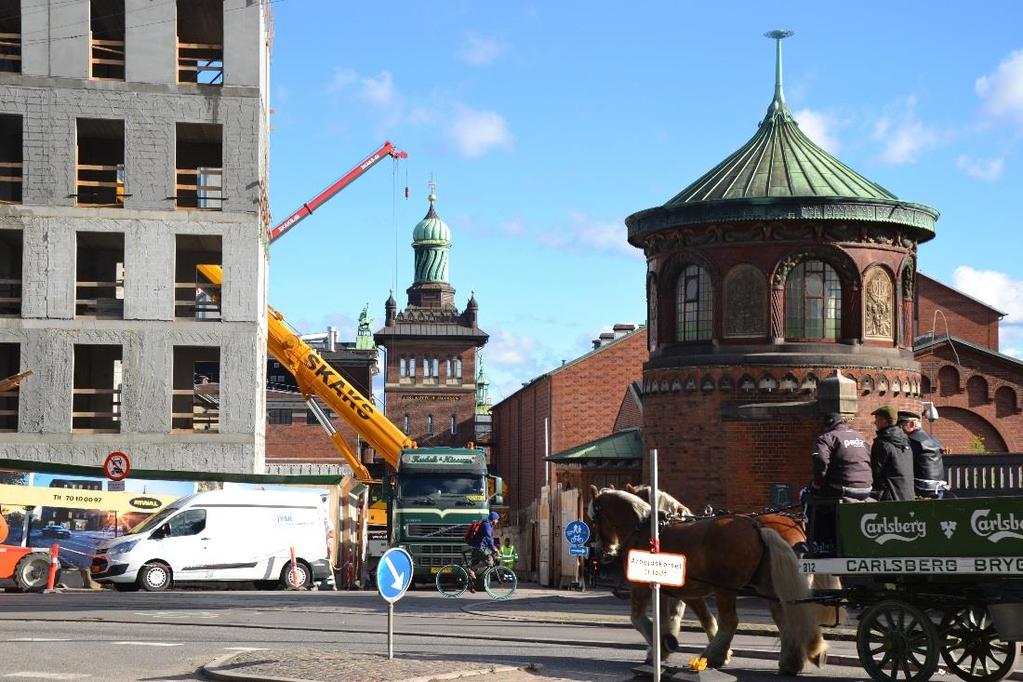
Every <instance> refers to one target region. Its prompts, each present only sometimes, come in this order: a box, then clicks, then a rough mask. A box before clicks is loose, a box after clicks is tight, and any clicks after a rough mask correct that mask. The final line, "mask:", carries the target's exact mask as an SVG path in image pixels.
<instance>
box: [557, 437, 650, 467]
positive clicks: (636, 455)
mask: <svg viewBox="0 0 1023 682" xmlns="http://www.w3.org/2000/svg"><path fill="white" fill-rule="evenodd" d="M642 458H643V438H642V437H641V436H640V433H639V429H626V430H624V431H619V432H618V433H612V434H611V435H610V436H604V437H603V438H598V439H597V440H592V441H590V442H589V443H583V444H582V445H577V446H576V447H574V448H571V449H568V450H564V451H562V452H559V453H558V454H556V455H553V456H551V457H548V458H547V461H549V462H579V461H583V460H611V459H621V460H640V459H642Z"/></svg>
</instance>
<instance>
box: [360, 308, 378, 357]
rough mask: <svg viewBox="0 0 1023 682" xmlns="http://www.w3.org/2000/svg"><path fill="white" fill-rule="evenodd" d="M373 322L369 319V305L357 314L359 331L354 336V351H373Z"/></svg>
mask: <svg viewBox="0 0 1023 682" xmlns="http://www.w3.org/2000/svg"><path fill="white" fill-rule="evenodd" d="M372 326H373V320H372V319H370V317H369V303H367V304H366V307H364V308H363V309H362V312H361V313H359V331H358V332H356V334H355V350H373V349H375V348H376V347H377V345H376V342H375V341H374V340H373V331H372V329H371V327H372Z"/></svg>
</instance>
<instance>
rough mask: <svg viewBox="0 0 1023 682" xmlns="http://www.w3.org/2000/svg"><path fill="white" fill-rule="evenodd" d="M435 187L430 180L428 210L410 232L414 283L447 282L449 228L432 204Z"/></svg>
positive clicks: (435, 196)
mask: <svg viewBox="0 0 1023 682" xmlns="http://www.w3.org/2000/svg"><path fill="white" fill-rule="evenodd" d="M436 187H437V185H436V183H434V181H433V180H430V196H429V199H430V208H429V210H428V211H427V212H426V216H424V217H423V219H422V220H420V221H419V224H417V225H416V227H415V229H414V230H412V249H413V250H414V251H415V254H416V279H415V281H416V282H447V281H448V252H449V251H450V250H451V228H449V227H448V225H447V223H445V222H444V221H443V220H441V218H440V216H438V215H437V210H436V209H435V208H434V206H433V204H434V202H435V201H437V195H436V194H434V193H433V191H434V189H436Z"/></svg>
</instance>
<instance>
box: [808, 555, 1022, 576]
mask: <svg viewBox="0 0 1023 682" xmlns="http://www.w3.org/2000/svg"><path fill="white" fill-rule="evenodd" d="M799 571H800V572H801V573H829V574H831V575H878V574H884V573H897V574H906V573H926V574H927V575H948V574H958V575H970V574H974V575H977V574H980V575H1012V576H1018V575H1023V557H993V556H992V557H933V556H930V557H889V558H883V559H882V558H876V557H848V558H843V559H800V560H799Z"/></svg>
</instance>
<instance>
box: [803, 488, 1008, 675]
mask: <svg viewBox="0 0 1023 682" xmlns="http://www.w3.org/2000/svg"><path fill="white" fill-rule="evenodd" d="M837 517H838V522H837V523H838V527H837V538H838V546H837V552H836V556H835V557H831V558H803V559H801V561H800V569H801V571H802V572H804V573H807V574H814V573H817V574H828V575H833V576H837V577H838V578H840V579H841V581H842V587H841V588H839V589H834V590H815V591H814V592H813V594H812V598H813V599H814V600H815V601H817V602H818V603H825V604H833V605H848V606H852V607H855V608H859V609H862V611H861V612H860V614H859V625H858V628H857V633H856V650H857V654H858V656H859V659H860V662H861V663H862V665H863V667H864V669H865V670H866V671H867V673H869V674H870V676H871V678H872V679H875V680H883V681H894V680H909V681H913V682H916V681H917V680H920V681H922V680H928V679H930V678H931V677H932V676H933V675H934V674H935V671H936V670H937V668H938V666H939V665H940V664H941V663H942V662H944V665H945V666H946V667H947V669H948V670H949V671H950V672H952V673H954V674H955V675H957V676H958V677H960V678H962V679H963V680H967V682H991V681H994V680H1001V679H1003V678H1004V677H1006V676H1007V675H1008V674H1009V673H1011V672H1012V669H1013V665H1014V663H1015V660H1016V654H1017V651H1018V649H1019V644H1018V642H1019V641H1020V640H1023V498H1005V497H1002V498H974V499H961V500H918V501H912V502H877V503H857V504H842V505H839V507H838V515H837Z"/></svg>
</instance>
